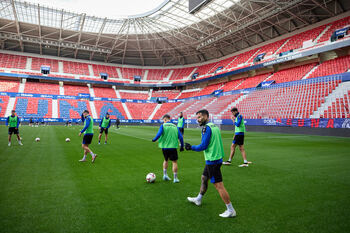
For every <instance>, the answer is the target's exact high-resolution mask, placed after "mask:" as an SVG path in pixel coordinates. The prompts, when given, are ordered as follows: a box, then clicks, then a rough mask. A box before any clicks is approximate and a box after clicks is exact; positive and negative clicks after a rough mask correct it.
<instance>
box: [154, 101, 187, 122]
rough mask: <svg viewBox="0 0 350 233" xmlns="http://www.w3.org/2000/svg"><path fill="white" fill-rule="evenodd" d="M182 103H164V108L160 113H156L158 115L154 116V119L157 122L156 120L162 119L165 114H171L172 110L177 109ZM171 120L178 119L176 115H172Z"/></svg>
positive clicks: (161, 108) (159, 110) (162, 107)
mask: <svg viewBox="0 0 350 233" xmlns="http://www.w3.org/2000/svg"><path fill="white" fill-rule="evenodd" d="M179 104H180V103H179V102H177V103H163V104H162V106H161V107H160V108H159V109H158V111H157V112H156V114H155V115H154V116H153V118H152V119H154V120H156V119H161V118H162V116H164V115H165V114H167V113H169V112H170V111H171V110H172V109H174V108H176V106H178V105H179ZM170 117H171V118H173V119H175V118H176V117H177V115H176V114H174V115H170Z"/></svg>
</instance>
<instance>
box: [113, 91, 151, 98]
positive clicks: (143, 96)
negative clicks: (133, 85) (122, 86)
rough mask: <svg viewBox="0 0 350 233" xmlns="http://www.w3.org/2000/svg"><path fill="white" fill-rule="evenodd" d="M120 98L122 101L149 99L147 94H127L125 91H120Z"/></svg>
mask: <svg viewBox="0 0 350 233" xmlns="http://www.w3.org/2000/svg"><path fill="white" fill-rule="evenodd" d="M119 93H120V97H121V98H122V99H134V100H145V99H147V98H148V93H147V92H138V91H135V92H125V91H119Z"/></svg>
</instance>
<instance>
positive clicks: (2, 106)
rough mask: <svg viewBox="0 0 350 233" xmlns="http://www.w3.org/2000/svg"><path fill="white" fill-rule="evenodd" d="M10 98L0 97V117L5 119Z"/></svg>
mask: <svg viewBox="0 0 350 233" xmlns="http://www.w3.org/2000/svg"><path fill="white" fill-rule="evenodd" d="M9 99H10V97H8V96H0V117H5V113H6V108H7V105H8V102H9Z"/></svg>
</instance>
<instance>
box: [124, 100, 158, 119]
mask: <svg viewBox="0 0 350 233" xmlns="http://www.w3.org/2000/svg"><path fill="white" fill-rule="evenodd" d="M125 104H126V106H127V107H128V109H129V112H130V114H131V117H132V119H145V120H147V119H148V118H149V117H150V115H151V114H152V112H153V111H154V108H155V107H156V106H157V104H155V103H148V104H144V103H125Z"/></svg>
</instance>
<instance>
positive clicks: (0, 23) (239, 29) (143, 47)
mask: <svg viewBox="0 0 350 233" xmlns="http://www.w3.org/2000/svg"><path fill="white" fill-rule="evenodd" d="M187 4H188V0H178V1H175V0H165V1H164V2H162V4H161V5H159V6H158V7H157V8H156V9H154V10H152V11H149V12H146V13H144V14H141V15H134V16H127V17H122V18H119V19H109V18H98V17H93V16H88V15H86V14H84V13H72V12H69V11H66V10H64V9H55V8H50V7H47V6H41V5H39V4H32V3H27V2H23V1H17V0H1V1H0V48H1V49H7V50H15V51H22V52H29V53H38V54H42V55H53V56H59V57H69V58H78V59H85V60H93V61H102V62H109V63H117V64H130V65H140V66H170V65H185V64H193V63H198V62H204V61H208V60H212V59H216V58H220V57H223V56H226V55H228V54H232V53H234V52H237V51H240V50H242V49H245V48H248V47H251V46H254V45H257V44H259V43H262V42H265V41H268V40H271V39H273V38H275V37H278V36H281V35H284V34H286V33H289V32H292V31H295V30H297V29H300V28H303V27H306V26H308V25H311V24H314V23H317V22H319V21H322V20H324V19H327V18H330V17H333V16H336V15H339V14H341V13H344V12H348V11H349V9H350V2H349V1H347V0H271V1H267V0H212V1H210V2H209V3H208V4H206V5H205V6H204V7H203V8H202V9H200V10H199V11H198V12H196V13H195V14H189V13H188V5H187ZM106 7H108V6H106Z"/></svg>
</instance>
